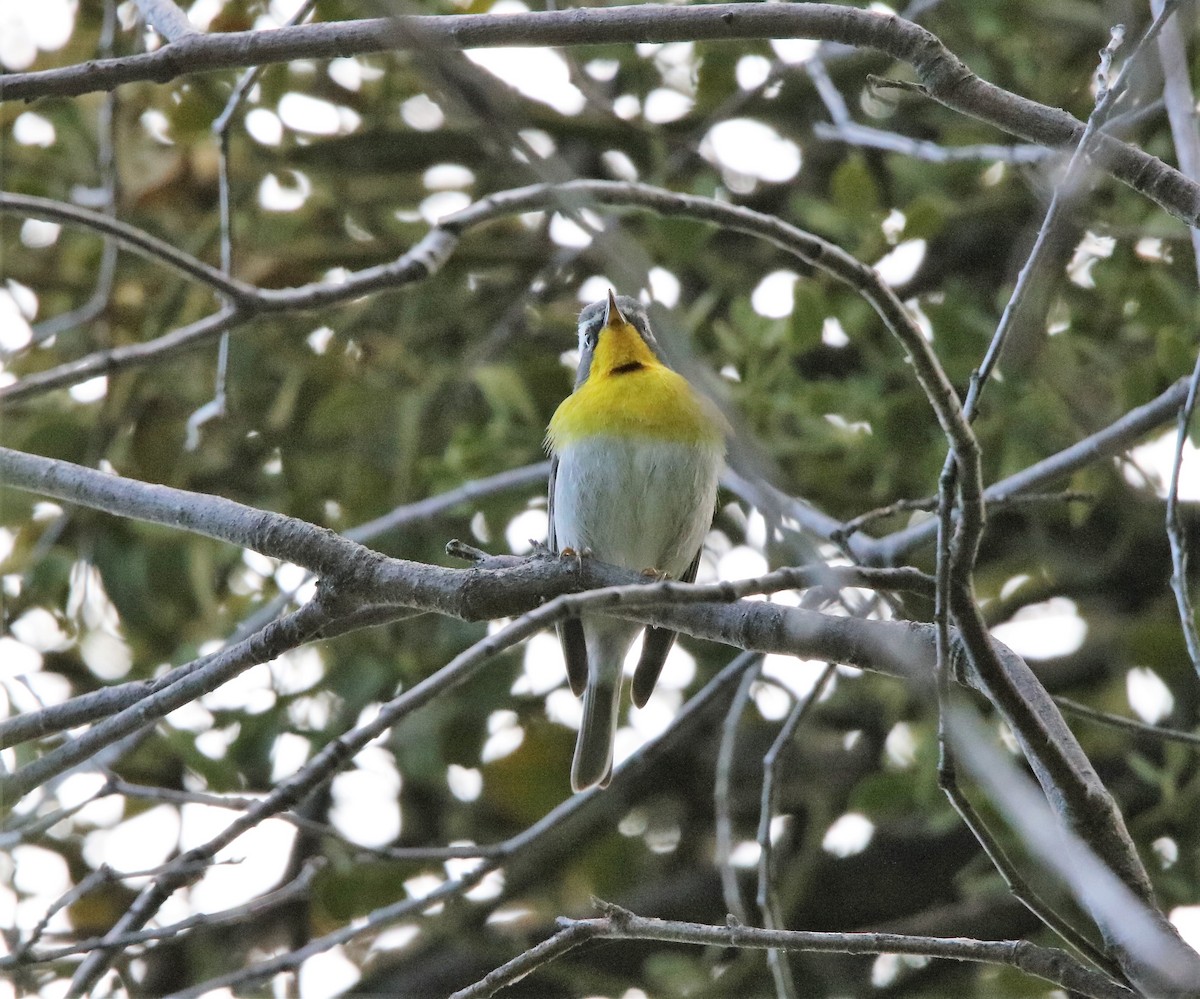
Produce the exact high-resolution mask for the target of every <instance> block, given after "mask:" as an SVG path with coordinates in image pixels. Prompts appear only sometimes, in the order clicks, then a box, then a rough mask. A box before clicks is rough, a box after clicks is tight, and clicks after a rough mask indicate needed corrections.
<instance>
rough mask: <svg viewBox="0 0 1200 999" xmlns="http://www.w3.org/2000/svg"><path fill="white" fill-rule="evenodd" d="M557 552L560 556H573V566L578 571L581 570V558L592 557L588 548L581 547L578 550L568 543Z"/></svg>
mask: <svg viewBox="0 0 1200 999" xmlns="http://www.w3.org/2000/svg"><path fill="white" fill-rule="evenodd" d="M558 554H559V557H560V558H573V559H574V560H575V567H576V568H577V569H578V570H579V571H580V572H582V571H583V560H584V559H585V558H591V557H592V550H591V549H590V548H581V549H579V550H578V551H576V550H575V549H574V548H572V547H571V546H570V545H567V546H566V547H565V548H563V549H562V550H561V551H560V552H559V553H558Z"/></svg>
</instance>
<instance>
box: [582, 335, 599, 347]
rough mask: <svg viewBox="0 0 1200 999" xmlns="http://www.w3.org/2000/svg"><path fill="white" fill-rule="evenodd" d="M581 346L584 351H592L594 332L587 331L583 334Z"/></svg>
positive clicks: (594, 339)
mask: <svg viewBox="0 0 1200 999" xmlns="http://www.w3.org/2000/svg"><path fill="white" fill-rule="evenodd" d="M583 346H584V348H585V349H586V350H594V349H595V347H596V331H595V330H589V331H588V332H587V333H584V334H583Z"/></svg>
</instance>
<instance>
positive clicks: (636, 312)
mask: <svg viewBox="0 0 1200 999" xmlns="http://www.w3.org/2000/svg"><path fill="white" fill-rule="evenodd" d="M621 320H624V321H625V322H627V323H629V325H630V326H632V327H633V328H634V329H636V330H637V331H638V333H640V334H641V336H642V339H643V340H644V341H645V342H646V346H648V347H649V348H650V349H651V350H652V351H653V352H654V356H655V357H657V358H658V359H659V360H660V361H662V362H663V363H664V364H666V359H665V358H664V357H663V353H662V350H661V349H660V348H659V346H658V341H657V340H655V339H654V333H653V332H651V330H650V320H649V319H648V318H647V316H646V307H645V306H644V305H642V303H641V302H639V301H638V300H637V299H636V298H630V297H629V296H628V295H615V294H613V292H612V291H609V293H608V298H606V299H603V300H601V301H599V302H593V303H592V304H591V305H588V306H586V307H585V308H584V310H583V311H582V312H580V313H579V367H578V368H577V369H576V370H575V387H576V388H579V386H580V385H582V384H583V383H584V382H586V381H587V377H588V372H590V371H591V370H592V355H593V354H594V353H595V351H596V342H597V341H598V340H599V339H600V331H601V330H602V329H604V327H605V326H607V325H608V324H610V323H612V322H620V321H621Z"/></svg>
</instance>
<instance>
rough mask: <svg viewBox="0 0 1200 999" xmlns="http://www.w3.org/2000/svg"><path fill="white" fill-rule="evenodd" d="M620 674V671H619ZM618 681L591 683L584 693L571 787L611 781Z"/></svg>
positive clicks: (576, 788) (590, 785) (580, 789)
mask: <svg viewBox="0 0 1200 999" xmlns="http://www.w3.org/2000/svg"><path fill="white" fill-rule="evenodd" d="M618 675H619V674H618ZM619 695H620V685H619V684H600V683H589V684H588V688H587V690H586V691H585V692H584V695H583V723H582V724H581V725H580V726H579V738H578V739H577V740H576V742H575V759H574V760H573V761H572V763H571V789H572V790H574V791H586V790H587V789H588V788H589V787H592V786H594V785H596V784H599V785H600V786H601V787H605V786H607V785H608V781H609V778H610V777H611V776H612V764H613V736H614V735H615V734H616V730H617V706H618V698H619Z"/></svg>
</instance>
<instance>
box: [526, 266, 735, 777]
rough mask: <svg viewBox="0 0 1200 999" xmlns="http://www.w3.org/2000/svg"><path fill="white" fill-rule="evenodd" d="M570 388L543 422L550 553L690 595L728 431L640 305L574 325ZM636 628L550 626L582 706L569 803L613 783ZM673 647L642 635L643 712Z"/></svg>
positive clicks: (639, 692) (591, 309) (607, 304)
mask: <svg viewBox="0 0 1200 999" xmlns="http://www.w3.org/2000/svg"><path fill="white" fill-rule="evenodd" d="M578 332H579V367H578V369H577V371H576V376H575V387H574V390H573V391H572V393H571V394H570V395H569V396H567V397H566V398H565V399H564V400H563V401H562V403H561V404H560V405H559V407H558V408H557V409H556V410H555V412H554V415H553V417H551V420H550V425H549V427H548V428H547V431H546V448H547V450H548V451H549V453H550V456H551V463H550V482H549V544H550V549H551V551H555V552H558V553H559V554H560V555H566V556H570V555H574V556H576V557H580V558H582V557H584V556H590V557H594V558H596V559H599V560H600V561H602V562H608V563H611V564H613V565H618V566H623V567H625V568H628V569H637V570H641V571H643V572H644V573H645V574H647V575H652V576H654V577H656V578H660V579H662V578H673V579H678V580H682V581H684V582H692V581H694V580H695V578H696V569H697V566H698V565H699V563H700V553H701V550H702V547H703V544H704V538H705V535H706V534H707V533H708V529H709V527H710V526H711V524H712V518H713V512H714V510H715V507H716V500H717V484H718V478H719V476H720V472H721V468H722V466H723V464H724V460H725V448H726V439H727V437H728V435H729V432H730V430H729V424H728V423H727V421H726V420H725V417H724V415H723V414H722V413H721V410H720V409H719V408H718V407H717V406H716V404H715V403H713V402H712V400H710V399H709V398H708V397H706V396H705V395H703V394H702V393H700V392H698V391H697V390H696V389H695V388H694V387H693V386H692V385H691V384H689V382H688V381H687V379H685V378H684V377H683V376H682V375H681V374H679V373H678V372H677V371H675V370H673V369H672V368H671V367H669V366H668V364H667V363H666V360H665V359H664V357H663V354H662V350H661V348H660V347H659V345H658V341H657V340H655V338H654V334H653V332H652V331H651V329H650V323H649V320H648V318H647V315H646V310H645V308H644V307H643V306H642V305H641V303H640V302H638V301H637V300H636V299H633V298H630V297H628V296H624V295H622V296H619V297H618V296H617V295H616V294H615V293H614V292H613V291H612V290H611V289H610V290H609V293H608V299H607V300H606V301H599V302H593V303H592V304H591V305H588V306H587V307H586V308H584V310H583V311H582V312H581V313H580V314H579V330H578ZM642 628H643V626H642V625H639V624H635V623H632V622H629V621H622V620H620V619H619V618H615V617H605V616H603V615H585V616H584V617H582V618H573V619H570V620H567V621H564V622H562V623H561V624H560V625H559V626H558V634H559V639H560V641H561V643H562V650H563V658H564V659H565V660H566V668H567V679H568V681H569V683H570V685H571V690H572V691H573V692H574V694H575V696H576V697H579V696H580V695H582V696H583V719H582V722H581V724H580V727H579V735H578V737H577V740H576V743H575V755H574V758H573V760H572V763H571V787H572V789H573V790H574V791H576V792H578V791H585V790H587V789H588V788H591V787H594V786H599V787H606V786H607V785H608V782H609V781H610V780H611V778H612V767H613V737H614V735H615V732H616V728H617V717H618V711H619V706H620V698H621V687H622V675H623V667H624V663H625V655H626V653H627V652H628V651H629V648H630V646H631V645H632V644H633V641H634V639H635V638H636V637H637V635H638V632H640V631H641V630H642ZM674 642H675V633H674V632H673V631H670V630H668V629H665V628H655V627H648V628H646V634H645V638H644V640H643V643H642V651H641V656H640V658H639V660H638V664H637V668H636V670H635V671H634V675H633V689H632V695H633V702H634V704H636V705H637V706H638V707H643V706H644V705H645V704H646V701H647V700H649V698H650V695H651V693H652V692H653V690H654V685H655V683H657V681H658V676H659V673H661V672H662V667H663V663H664V661H665V660H666V657H667V653H668V652H669V651H670V650H671V646H672V645H673V644H674Z"/></svg>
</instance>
